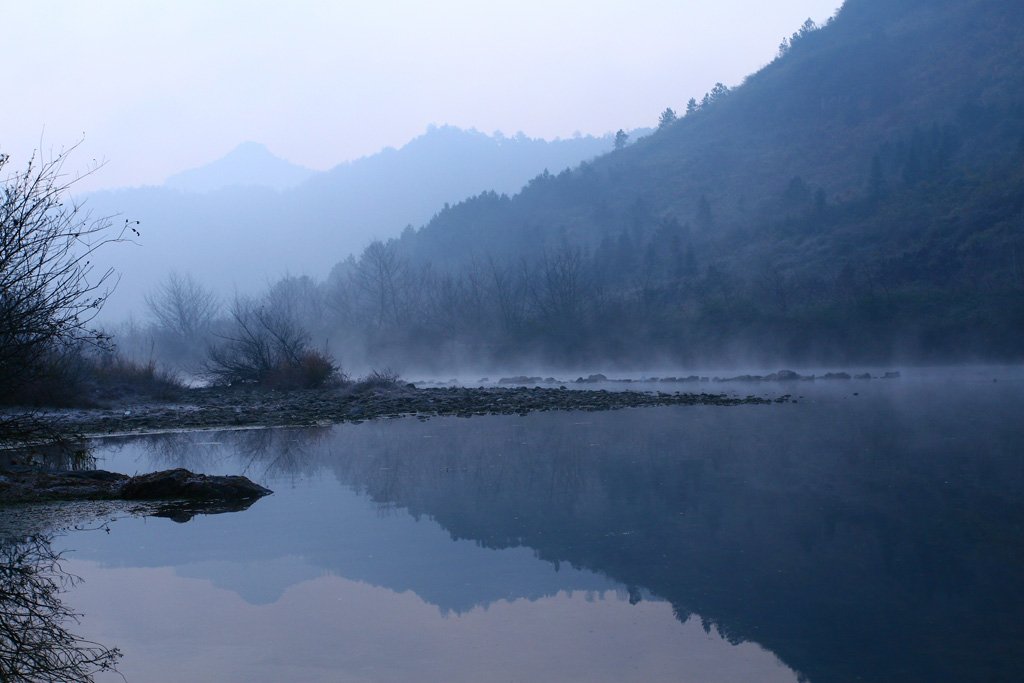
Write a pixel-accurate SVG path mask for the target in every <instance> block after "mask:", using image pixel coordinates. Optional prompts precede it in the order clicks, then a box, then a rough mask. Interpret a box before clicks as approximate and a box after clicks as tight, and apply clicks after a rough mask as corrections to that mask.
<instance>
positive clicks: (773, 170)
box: [332, 0, 1024, 363]
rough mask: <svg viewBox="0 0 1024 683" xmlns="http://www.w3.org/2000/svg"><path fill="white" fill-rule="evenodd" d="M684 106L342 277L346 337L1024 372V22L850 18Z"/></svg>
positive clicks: (1019, 6)
mask: <svg viewBox="0 0 1024 683" xmlns="http://www.w3.org/2000/svg"><path fill="white" fill-rule="evenodd" d="M680 68H685V66H684V65H681V66H680ZM691 96H692V99H690V98H691ZM688 99H689V102H688V103H686V101H687V100H688ZM679 100H680V102H682V103H686V104H683V105H677V108H678V109H679V110H680V111H679V113H678V114H676V112H674V111H666V112H665V113H664V114H663V115H662V125H661V126H660V127H659V129H658V130H657V131H656V132H655V133H654V134H653V135H650V136H648V137H645V138H642V139H640V140H637V141H635V142H633V143H632V144H626V145H624V146H621V148H620V149H616V150H615V151H613V152H611V153H609V154H607V155H605V156H603V157H600V158H598V159H596V160H594V161H592V162H588V163H583V164H582V165H580V166H578V167H576V168H574V169H572V170H566V171H563V172H560V173H556V174H550V173H544V174H541V175H539V176H537V177H536V178H534V179H533V180H531V181H530V182H529V184H528V185H527V186H526V187H524V188H523V189H522V191H521V192H520V193H519V194H517V195H515V196H513V197H509V196H507V195H502V194H498V193H496V192H487V193H484V194H481V195H479V196H476V197H474V198H472V199H468V200H466V201H464V202H462V203H460V204H457V205H454V206H450V207H449V206H446V207H445V208H444V209H443V210H442V211H440V212H439V213H438V214H437V215H436V216H435V217H434V218H433V220H431V221H430V222H429V223H427V224H426V225H425V226H424V227H422V228H421V229H420V230H418V231H415V232H414V231H406V233H405V234H404V235H403V236H402V237H401V239H399V240H394V241H391V242H388V243H378V244H374V245H371V247H370V248H369V249H367V251H366V252H365V253H364V254H363V255H362V257H361V258H360V259H358V260H350V261H348V262H347V263H343V264H340V265H339V266H338V267H336V268H335V271H334V274H333V276H332V282H333V285H332V286H333V290H332V292H333V294H332V296H333V297H334V299H333V300H334V301H335V302H336V303H337V305H336V306H335V309H336V310H338V311H339V316H340V318H339V320H341V321H344V322H343V323H342V324H343V325H344V326H345V327H347V328H348V329H355V328H359V329H362V330H364V331H366V333H367V335H368V338H369V339H370V340H372V342H373V343H372V344H371V345H372V346H373V347H374V348H381V347H388V348H392V349H394V348H396V347H401V348H403V349H406V350H409V351H414V350H416V349H422V348H423V344H422V342H423V341H424V340H430V342H431V343H430V344H429V345H428V346H429V351H428V352H427V355H431V356H433V357H436V355H437V353H438V351H437V350H438V349H439V348H444V345H445V344H448V345H450V346H451V347H452V348H459V349H462V350H461V351H460V352H459V353H460V354H462V355H465V354H466V353H469V352H471V353H473V354H478V355H479V357H482V358H487V357H492V358H493V357H502V358H508V357H510V354H511V357H514V356H516V355H517V354H522V355H524V356H533V355H534V354H540V355H541V356H542V357H544V358H546V359H548V360H562V361H566V362H577V361H581V360H585V359H595V360H596V359H603V360H612V361H621V362H624V363H636V362H644V361H647V360H649V359H650V358H652V357H653V356H654V355H656V354H663V355H664V357H667V358H670V359H673V360H676V361H684V362H690V361H692V362H699V361H708V360H716V361H720V360H730V359H738V358H740V357H744V358H747V359H761V360H765V361H767V360H770V359H777V360H780V361H781V360H791V361H801V360H804V361H810V360H822V361H825V360H828V361H835V360H851V359H857V360H864V361H868V360H878V361H887V360H890V359H911V358H915V359H923V360H929V361H935V360H960V359H965V358H977V357H986V358H1011V357H1012V358H1019V357H1021V356H1022V355H1024V344H1022V330H1024V3H1021V2H1019V0H967V1H965V0H957V1H953V0H928V1H924V0H848V1H847V2H846V3H845V4H844V6H843V7H842V8H841V10H840V11H839V12H838V13H837V14H836V16H835V17H833V18H832V19H831V20H830V21H829V22H827V24H826V25H824V26H821V27H818V26H815V25H814V24H813V23H811V22H808V23H807V24H805V25H804V26H802V27H798V30H797V31H796V32H795V33H794V34H793V35H792V36H791V37H787V38H786V39H785V40H784V41H783V43H782V44H781V45H780V48H779V54H778V56H777V58H776V59H775V60H774V61H772V63H770V64H768V65H767V66H766V67H764V68H763V69H761V70H760V71H759V72H757V73H756V74H753V75H751V76H749V77H748V78H747V79H746V80H745V81H744V83H742V84H741V85H739V86H736V87H733V88H728V87H726V86H724V85H719V86H718V87H716V88H715V89H714V90H713V91H712V92H710V93H708V94H706V95H701V94H699V93H680V94H679ZM668 104H675V103H668ZM338 302H340V303H338ZM467 349H469V351H467Z"/></svg>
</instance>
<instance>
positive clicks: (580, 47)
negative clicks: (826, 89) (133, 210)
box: [0, 0, 841, 191]
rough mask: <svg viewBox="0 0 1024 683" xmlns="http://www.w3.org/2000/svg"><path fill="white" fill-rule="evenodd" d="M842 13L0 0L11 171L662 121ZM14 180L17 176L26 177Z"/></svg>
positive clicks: (320, 160) (524, 2) (739, 5)
mask: <svg viewBox="0 0 1024 683" xmlns="http://www.w3.org/2000/svg"><path fill="white" fill-rule="evenodd" d="M840 4H841V0H776V1H771V0H718V1H717V2H714V3H710V2H706V1H705V0H699V1H698V0H676V1H674V2H672V1H668V0H660V1H659V0H631V1H630V2H628V3H627V2H622V1H619V2H602V1H601V0H543V1H534V0H518V1H516V2H510V1H507V0H503V1H487V0H472V1H467V2H462V1H458V2H454V1H447V0H435V1H433V2H416V1H411V0H377V1H375V2H366V1H365V0H364V1H361V2H348V1H335V2H309V1H306V2H303V1H301V0H293V1H292V2H288V3H284V2H280V1H279V0H278V1H275V2H266V1H264V0H245V1H239V0H217V2H210V1H209V0H198V1H196V0H175V1H173V2H171V1H166V2H155V1H153V2H140V1H139V0H80V1H77V2H71V1H70V0H67V1H64V2H56V1H51V0H33V2H16V1H14V0H0V26H3V27H4V31H3V33H4V39H3V41H2V43H0V54H2V55H3V63H4V64H5V65H6V69H5V70H4V71H5V72H4V79H5V81H6V86H7V96H6V97H5V102H4V106H3V113H2V114H0V116H2V118H0V152H2V153H6V154H9V155H10V156H11V162H12V164H20V163H22V162H24V161H25V160H27V158H28V155H29V154H30V153H31V152H32V151H33V150H35V149H37V148H41V149H42V150H43V151H44V153H49V152H51V151H53V150H59V149H61V148H67V147H70V146H72V145H75V144H76V143H80V144H79V145H78V147H77V148H76V149H75V151H74V153H73V155H72V156H71V157H70V159H69V164H68V167H69V168H71V169H72V170H73V171H75V172H78V171H85V170H87V169H89V168H90V167H92V165H93V164H94V162H95V163H101V164H102V166H101V168H99V170H97V171H96V172H94V173H92V174H91V175H89V176H87V177H86V178H84V179H83V180H81V181H79V183H78V185H77V186H76V187H77V189H78V190H81V191H85V190H92V189H99V188H110V187H126V186H138V185H155V184H160V183H162V182H163V181H164V180H165V179H166V178H167V177H168V176H170V175H172V174H174V173H176V172H179V171H182V170H185V169H189V168H194V167H197V166H200V165H202V164H205V163H208V162H210V161H213V160H215V159H218V158H220V157H222V156H224V155H225V154H226V153H227V152H229V151H230V150H231V149H233V148H234V147H235V146H237V145H238V144H240V143H242V142H245V141H249V140H251V141H255V142H260V143H263V144H265V145H266V146H267V147H268V148H269V149H270V150H271V151H272V152H273V153H274V154H276V155H278V156H280V157H282V158H285V159H287V160H289V161H291V162H292V163H295V164H299V165H302V166H307V167H309V168H313V169H317V170H326V169H328V168H331V167H333V166H335V165H337V164H339V163H341V162H344V161H347V160H351V159H356V158H359V157H362V156H366V155H369V154H373V153H374V152H377V151H379V150H381V149H382V148H384V147H388V146H392V147H400V146H402V145H403V144H405V143H406V142H408V141H409V140H411V139H412V138H414V137H415V136H417V135H419V134H421V133H423V132H424V131H425V130H426V128H427V126H428V125H430V124H436V125H443V124H451V125H455V126H459V127H462V128H470V127H472V128H476V129H477V130H480V131H483V132H486V133H493V132H494V131H497V130H500V131H502V132H503V133H504V134H506V135H512V134H515V133H516V132H518V131H523V132H524V133H525V134H526V135H528V136H530V137H541V138H546V139H553V138H555V137H563V138H564V137H570V136H572V135H574V134H575V133H577V132H579V133H581V134H584V135H586V134H593V135H603V134H605V133H607V132H610V131H615V130H618V129H619V128H624V129H626V130H630V129H632V128H638V127H645V126H652V125H656V123H657V119H658V115H659V113H660V112H661V111H663V110H664V109H665V108H666V107H673V108H675V109H677V110H681V109H683V108H684V107H685V104H686V101H687V100H688V99H689V98H690V97H696V98H698V99H700V97H701V96H702V95H703V94H704V93H705V92H706V91H708V90H710V89H711V87H712V86H713V85H714V84H715V83H716V82H719V81H721V82H723V83H725V84H726V85H729V86H734V85H737V84H739V83H740V82H741V81H742V79H743V77H744V76H746V75H747V74H749V73H752V72H754V71H756V70H757V69H758V68H760V67H761V66H763V65H765V64H767V63H768V62H770V61H771V60H772V59H773V58H774V56H775V53H776V50H777V48H778V45H779V42H780V41H781V39H782V38H783V37H784V36H787V35H789V34H791V33H792V32H793V31H795V30H796V29H797V28H798V27H799V26H800V24H802V23H803V22H804V20H806V19H807V18H812V19H814V20H815V21H817V22H819V23H821V22H824V21H825V20H827V19H828V17H830V16H831V15H833V14H834V13H835V11H836V9H837V7H838V6H839V5H840ZM8 170H11V169H10V168H9V169H8Z"/></svg>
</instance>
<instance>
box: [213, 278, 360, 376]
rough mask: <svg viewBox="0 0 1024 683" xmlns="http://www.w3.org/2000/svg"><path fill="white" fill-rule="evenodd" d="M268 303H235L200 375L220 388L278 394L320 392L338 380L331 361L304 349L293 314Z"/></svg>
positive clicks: (306, 338)
mask: <svg viewBox="0 0 1024 683" xmlns="http://www.w3.org/2000/svg"><path fill="white" fill-rule="evenodd" d="M276 304H277V305H275V301H274V300H273V298H271V297H267V298H266V299H264V300H262V301H260V300H256V299H251V298H244V297H236V298H235V300H234V302H233V303H232V305H231V319H232V320H231V329H230V331H229V332H228V333H227V334H225V335H224V336H223V342H222V343H221V344H218V345H210V347H209V349H208V351H207V360H206V363H205V365H204V367H203V369H202V373H203V374H205V375H206V376H207V377H208V378H209V379H210V380H211V381H213V382H214V383H216V384H221V385H232V384H257V385H260V386H269V387H275V388H282V389H290V388H299V387H315V386H323V385H326V384H329V383H332V382H334V381H336V380H338V379H340V378H341V377H340V375H339V372H338V368H337V367H336V366H335V365H334V360H333V358H331V357H330V356H328V355H327V354H326V353H320V352H317V351H315V350H313V349H312V348H311V347H310V335H309V332H307V331H306V329H305V328H304V327H303V326H302V325H301V323H300V322H299V321H298V320H297V318H296V316H295V311H294V310H292V309H291V308H289V307H288V306H285V305H281V301H280V300H278V301H277V302H276Z"/></svg>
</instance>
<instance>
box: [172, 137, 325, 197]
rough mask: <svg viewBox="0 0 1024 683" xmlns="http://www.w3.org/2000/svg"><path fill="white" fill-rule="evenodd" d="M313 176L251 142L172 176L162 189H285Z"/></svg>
mask: <svg viewBox="0 0 1024 683" xmlns="http://www.w3.org/2000/svg"><path fill="white" fill-rule="evenodd" d="M315 174H316V171H313V170H312V169H308V168H305V167H304V166H297V165H295V164H292V163H290V162H288V161H286V160H285V159H282V158H280V157H278V156H276V155H274V153H273V152H271V151H270V150H269V149H267V147H266V145H264V144H262V143H259V142H253V141H251V140H250V141H246V142H243V143H241V144H240V145H238V146H237V147H235V148H234V149H233V150H231V151H230V152H228V153H227V154H226V155H224V156H223V157H221V158H220V159H218V160H216V161H211V162H210V163H208V164H205V165H203V166H200V167H199V168H193V169H189V170H187V171H182V172H181V173H175V174H174V175H172V176H171V177H169V178H168V179H167V180H166V181H165V182H164V186H165V187H170V188H173V189H176V190H182V191H185V192H213V191H215V190H220V189H224V188H226V187H245V186H256V187H268V188H271V189H274V190H287V189H290V188H292V187H295V186H296V185H298V184H300V183H302V182H304V181H305V180H307V179H309V178H310V177H312V176H313V175H315Z"/></svg>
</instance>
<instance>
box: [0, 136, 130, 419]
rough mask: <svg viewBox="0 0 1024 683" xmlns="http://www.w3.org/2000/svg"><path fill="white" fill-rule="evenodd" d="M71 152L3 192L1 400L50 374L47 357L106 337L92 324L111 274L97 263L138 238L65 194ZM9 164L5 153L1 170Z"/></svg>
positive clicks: (33, 166)
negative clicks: (102, 251)
mask: <svg viewBox="0 0 1024 683" xmlns="http://www.w3.org/2000/svg"><path fill="white" fill-rule="evenodd" d="M71 149H72V150H73V149H74V147H72V148H71ZM69 151H70V150H69ZM67 155H68V152H66V151H61V152H60V153H59V154H58V155H57V156H56V157H54V158H52V159H50V160H49V161H39V160H38V159H37V157H36V156H34V155H33V157H32V159H31V160H30V161H29V163H28V165H27V167H26V169H25V170H24V171H21V172H17V173H13V174H11V175H10V176H9V177H8V179H7V182H6V184H5V185H4V187H3V189H2V190H0V402H10V401H12V400H16V399H17V397H18V393H19V390H20V389H21V388H23V387H24V386H26V385H27V384H28V383H30V382H32V381H33V380H34V379H36V378H38V377H39V376H40V374H41V373H44V372H45V368H44V367H43V361H44V359H46V358H47V357H49V356H52V355H53V354H55V353H56V354H60V353H62V352H64V351H65V350H66V349H68V348H69V347H71V346H74V345H77V344H80V343H83V342H84V343H91V344H101V343H103V342H104V341H105V340H106V335H104V334H103V333H102V332H98V331H96V330H92V329H89V324H90V322H91V320H92V319H93V318H94V317H95V315H96V314H97V313H98V312H99V310H100V308H101V307H102V306H103V304H104V302H105V301H106V299H107V296H108V295H109V293H110V287H109V286H108V285H109V284H110V279H111V276H112V274H113V271H112V270H107V271H105V272H102V273H99V274H98V275H97V274H96V273H94V272H93V265H92V258H93V256H94V254H95V252H96V250H97V249H99V248H101V247H103V246H104V245H107V244H110V243H112V242H119V241H123V240H124V239H125V236H126V234H130V233H134V234H137V231H136V230H135V228H134V227H133V224H129V223H128V222H126V223H125V226H124V228H123V229H122V230H121V232H120V233H111V232H110V226H111V223H110V221H109V220H108V219H106V218H100V219H93V218H91V217H90V216H89V214H88V213H87V212H85V211H84V210H83V208H82V205H81V204H80V203H78V202H77V201H75V200H73V199H69V198H68V197H67V196H66V195H67V194H68V193H69V191H70V188H71V184H72V183H73V182H74V181H72V182H65V180H64V178H65V172H64V170H63V169H64V164H65V162H66V159H67ZM7 163H8V156H7V155H5V154H0V171H2V170H3V169H4V168H5V167H6V166H7Z"/></svg>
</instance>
